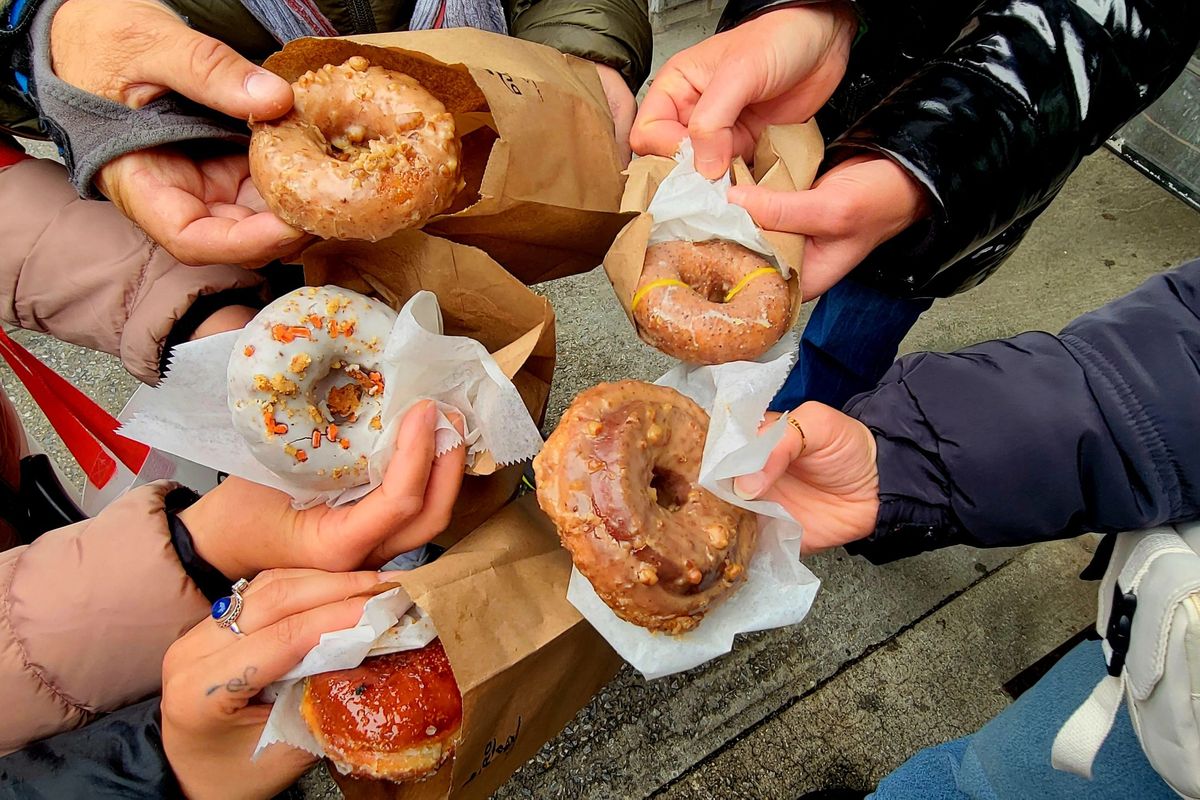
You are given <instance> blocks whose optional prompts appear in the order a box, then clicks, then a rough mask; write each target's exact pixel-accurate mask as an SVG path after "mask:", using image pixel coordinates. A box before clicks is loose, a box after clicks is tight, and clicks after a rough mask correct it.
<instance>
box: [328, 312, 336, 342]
mask: <svg viewBox="0 0 1200 800" xmlns="http://www.w3.org/2000/svg"><path fill="white" fill-rule="evenodd" d="M325 327H326V328H328V329H329V335H330V336H331V337H333V338H334V339H336V338H337V332H338V323H337V320H336V319H334V318H332V317H330V318H329V322H328V324H327V325H326V326H325Z"/></svg>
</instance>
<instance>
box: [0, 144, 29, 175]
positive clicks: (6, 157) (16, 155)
mask: <svg viewBox="0 0 1200 800" xmlns="http://www.w3.org/2000/svg"><path fill="white" fill-rule="evenodd" d="M27 158H30V155H29V154H28V153H26V152H25V151H23V150H18V149H17V148H15V147H7V146H5V145H3V144H0V169H4V168H5V167H11V166H12V165H13V164H16V163H17V162H18V161H24V160H25V159H27Z"/></svg>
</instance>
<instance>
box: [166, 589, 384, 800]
mask: <svg viewBox="0 0 1200 800" xmlns="http://www.w3.org/2000/svg"><path fill="white" fill-rule="evenodd" d="M377 580H378V578H377V576H375V574H374V573H357V574H355V575H354V576H353V577H349V576H346V575H339V574H337V573H324V572H311V573H308V574H300V573H299V572H297V573H295V574H289V575H287V576H286V577H281V576H279V575H264V576H263V578H260V579H257V580H255V582H254V583H253V584H252V585H251V587H250V588H248V589H247V590H246V593H245V596H244V600H245V611H244V612H243V614H242V615H241V617H240V619H239V624H242V623H244V624H245V628H246V635H244V636H241V637H238V636H235V635H234V634H232V633H231V632H230V631H228V630H226V629H222V628H219V627H218V626H217V625H216V624H215V623H214V621H213V620H211V619H206V620H204V621H203V622H201V623H200V624H198V625H197V626H196V627H195V628H193V629H192V630H191V631H190V632H188V633H187V634H185V635H184V636H183V637H182V638H180V639H179V640H178V641H176V642H175V644H173V645H172V646H171V648H170V649H169V650H168V651H167V655H166V658H165V659H164V660H163V697H162V730H163V749H164V750H165V752H166V755H167V759H168V761H169V762H170V764H171V767H172V769H173V770H174V772H175V776H176V778H177V779H178V780H179V783H180V786H181V788H182V789H183V792H184V794H186V795H187V796H188V797H195V798H207V797H228V796H231V795H234V794H236V795H238V796H250V797H268V796H273V795H274V794H276V793H278V792H280V791H282V790H283V789H284V788H286V787H287V786H288V785H289V784H291V783H292V782H293V781H294V780H295V779H296V778H298V777H299V776H300V775H301V774H302V773H303V772H304V770H305V769H307V768H308V767H309V766H310V765H311V764H312V763H313V762H314V761H315V760H316V759H315V758H314V757H313V756H312V755H311V754H309V753H306V752H304V751H302V750H297V749H294V748H291V747H279V746H275V747H271V748H268V749H267V750H266V751H264V752H263V753H262V754H261V755H260V756H259V757H258V758H256V759H254V760H253V761H252V760H251V758H252V756H253V753H254V749H255V747H256V745H257V743H258V739H259V736H260V735H261V734H262V728H263V725H264V724H265V722H266V718H267V715H268V713H269V706H266V705H263V704H261V703H256V702H255V698H256V697H257V696H258V694H259V692H261V691H262V690H263V689H264V688H266V687H267V686H269V685H270V684H272V683H274V682H275V681H276V680H278V679H279V678H281V677H282V676H283V675H284V674H286V673H287V671H288V670H290V669H291V668H292V667H294V666H295V665H296V664H298V663H299V662H300V660H301V659H302V658H304V656H305V654H306V653H308V651H309V650H311V649H312V648H313V647H314V646H315V645H316V644H317V642H318V641H319V640H320V638H321V635H322V634H324V633H327V632H330V631H335V630H341V629H344V628H349V627H352V626H354V625H355V624H356V623H357V622H358V620H359V618H360V617H361V616H362V609H363V605H364V604H365V603H366V598H364V597H351V598H348V599H347V598H346V594H345V593H346V592H347V590H350V589H353V588H354V587H356V586H363V587H364V588H369V586H370V585H372V584H373V583H374V582H376V581H377ZM272 586H274V587H276V588H274V589H272V588H271V587H272ZM281 587H287V589H286V591H283V590H282V589H281ZM272 596H274V598H275V599H277V600H280V601H281V602H279V603H278V604H273V603H272V602H270V601H271V599H272ZM259 625H261V627H258V626H259ZM251 628H253V630H251Z"/></svg>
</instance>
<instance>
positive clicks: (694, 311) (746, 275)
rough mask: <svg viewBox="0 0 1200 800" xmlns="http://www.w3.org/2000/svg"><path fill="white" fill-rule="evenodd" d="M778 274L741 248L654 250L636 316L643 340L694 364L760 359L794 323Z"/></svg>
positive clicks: (683, 245) (713, 245)
mask: <svg viewBox="0 0 1200 800" xmlns="http://www.w3.org/2000/svg"><path fill="white" fill-rule="evenodd" d="M770 267H771V265H770V264H769V263H768V262H767V261H766V260H765V259H764V258H763V257H762V256H760V255H758V254H757V253H754V252H751V251H750V250H747V249H746V248H744V247H742V246H740V245H737V244H734V243H733V242H723V241H711V242H662V243H661V244H656V245H651V246H650V247H649V248H647V250H646V260H645V262H644V264H643V266H642V276H641V279H640V280H639V282H638V292H639V293H642V292H644V297H643V298H642V299H640V301H639V302H638V303H637V304H636V305H635V307H634V309H633V318H634V321H635V322H636V323H637V325H638V330H639V331H640V332H641V335H642V338H643V339H645V340H646V341H647V342H648V343H650V344H651V345H653V346H654V347H656V348H658V349H659V350H661V351H662V352H664V353H666V354H667V355H669V356H673V357H674V358H678V359H680V360H681V361H686V362H688V363H691V364H724V363H727V362H729V361H752V360H754V359H756V358H758V357H759V356H761V355H763V354H764V353H766V352H767V351H768V350H770V349H771V347H772V346H773V345H774V344H775V343H776V342H778V341H779V339H780V337H781V336H783V334H784V333H785V332H786V331H787V329H788V325H789V323H790V321H791V316H790V310H791V299H790V296H789V294H788V286H787V282H786V281H784V279H783V276H782V275H780V274H779V271H778V270H775V269H774V268H771V269H767V268H770ZM680 284H683V285H680ZM730 292H734V295H733V297H731V298H728V300H726V298H727V297H728V295H729V293H730Z"/></svg>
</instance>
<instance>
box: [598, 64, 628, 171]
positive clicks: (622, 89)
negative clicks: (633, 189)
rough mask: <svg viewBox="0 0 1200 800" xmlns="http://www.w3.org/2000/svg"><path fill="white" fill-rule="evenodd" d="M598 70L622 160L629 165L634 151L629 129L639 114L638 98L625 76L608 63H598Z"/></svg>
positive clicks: (625, 164)
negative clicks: (630, 144) (630, 88)
mask: <svg viewBox="0 0 1200 800" xmlns="http://www.w3.org/2000/svg"><path fill="white" fill-rule="evenodd" d="M596 71H597V72H598V73H600V86H602V87H603V88H604V97H605V99H606V100H608V110H609V111H611V112H612V118H613V132H614V133H615V134H616V137H617V147H618V148H620V151H621V162H622V164H623V165H624V166H629V159H630V158H631V157H632V155H633V152H632V151H631V150H630V149H629V131H630V129H632V128H633V118H634V116H635V115H636V114H637V100H635V99H634V97H633V92H631V91H629V85H628V84H627V83H625V78H624V77H623V76H622V75H621V73H619V72H617V71H616V70H615V69H613V68H612V67H610V66H608V65H607V64H597V65H596Z"/></svg>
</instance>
